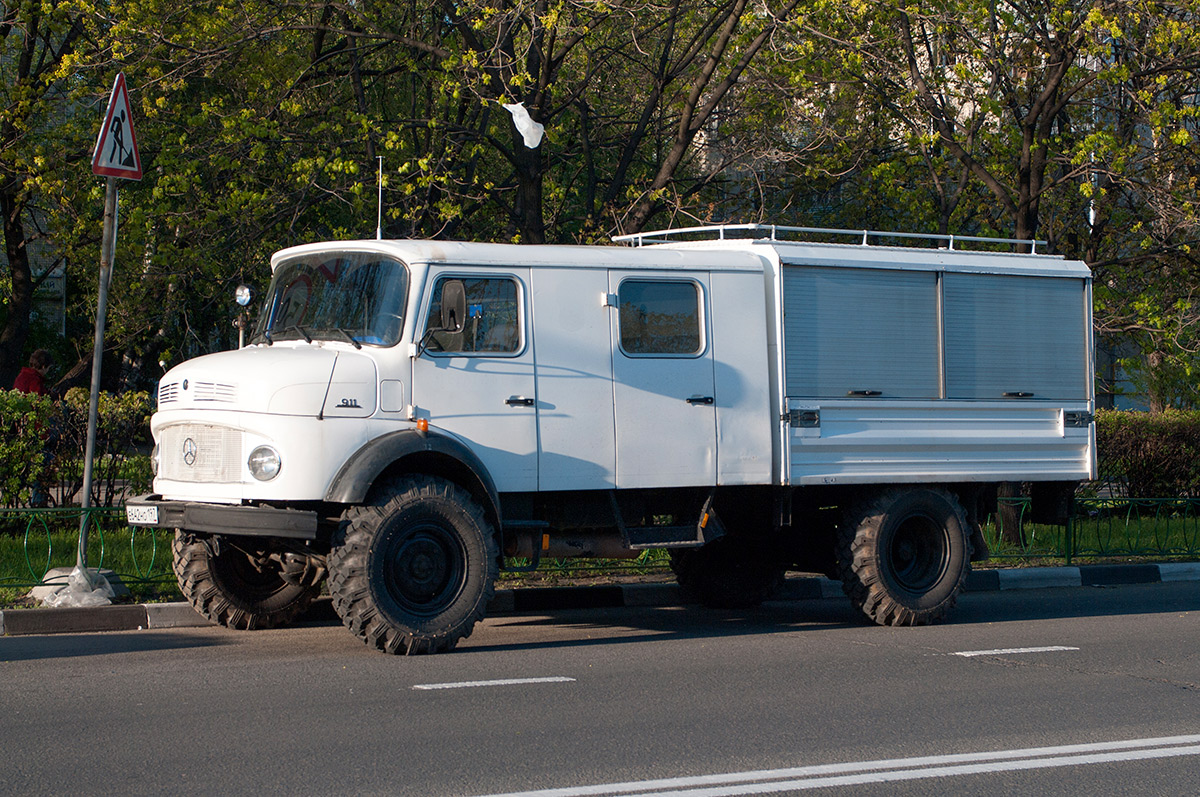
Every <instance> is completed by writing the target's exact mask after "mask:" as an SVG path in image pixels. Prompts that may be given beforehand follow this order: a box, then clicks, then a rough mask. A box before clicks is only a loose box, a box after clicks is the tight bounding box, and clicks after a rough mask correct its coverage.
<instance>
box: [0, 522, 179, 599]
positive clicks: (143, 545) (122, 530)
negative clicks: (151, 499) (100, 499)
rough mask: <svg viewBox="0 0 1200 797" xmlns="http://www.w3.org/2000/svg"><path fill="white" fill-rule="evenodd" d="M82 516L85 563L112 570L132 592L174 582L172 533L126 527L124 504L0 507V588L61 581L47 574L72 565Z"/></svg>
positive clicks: (16, 588) (12, 588)
mask: <svg viewBox="0 0 1200 797" xmlns="http://www.w3.org/2000/svg"><path fill="white" fill-rule="evenodd" d="M85 516H86V518H87V527H88V546H87V564H88V567H98V568H104V569H107V570H111V571H112V572H113V573H115V574H116V575H117V576H118V577H119V578H120V580H121V582H122V583H123V584H124V585H125V586H126V587H128V588H129V589H130V590H131V591H132V592H133V593H134V594H137V593H139V592H145V591H147V590H149V591H151V592H154V591H157V590H158V589H159V588H161V587H162V586H163V585H168V586H169V585H171V584H173V583H174V581H175V575H174V573H173V572H172V570H171V543H170V540H171V537H172V536H173V534H171V533H170V532H164V531H159V530H154V529H144V528H138V527H134V526H129V525H128V524H126V522H125V509H124V507H120V506H117V507H91V508H88V509H81V508H80V507H67V508H55V509H0V590H4V589H11V590H18V589H25V588H29V587H35V586H39V585H43V584H52V583H61V582H62V580H61V579H57V580H53V581H48V580H47V574H48V573H49V572H50V571H51V570H54V569H56V568H64V567H65V568H72V567H74V566H75V563H76V556H77V553H78V549H79V529H80V520H81V518H83V517H85Z"/></svg>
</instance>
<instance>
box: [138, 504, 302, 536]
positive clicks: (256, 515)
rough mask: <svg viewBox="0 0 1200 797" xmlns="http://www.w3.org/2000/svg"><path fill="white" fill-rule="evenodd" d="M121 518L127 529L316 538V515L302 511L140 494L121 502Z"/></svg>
mask: <svg viewBox="0 0 1200 797" xmlns="http://www.w3.org/2000/svg"><path fill="white" fill-rule="evenodd" d="M125 515H126V518H127V520H128V522H129V525H131V526H143V527H151V528H163V529H184V530H186V531H196V532H205V533H209V534H235V535H241V536H249V537H287V538H289V539H296V540H314V539H316V537H317V524H318V517H317V513H316V512H311V511H307V510H302V509H279V508H277V507H273V506H237V505H230V504H204V503H199V502H196V501H170V500H166V499H164V498H163V497H162V496H160V495H140V496H138V497H137V498H130V499H129V500H127V501H126V502H125Z"/></svg>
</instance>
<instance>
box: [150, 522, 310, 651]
mask: <svg viewBox="0 0 1200 797" xmlns="http://www.w3.org/2000/svg"><path fill="white" fill-rule="evenodd" d="M171 547H172V550H173V552H174V568H175V576H176V578H178V579H179V589H180V591H181V592H183V595H184V597H185V598H187V599H188V601H189V602H190V603H191V604H192V607H193V608H194V609H195V610H196V611H197V612H199V613H200V614H202V615H204V616H205V617H207V618H208V619H209V620H211V621H212V622H214V623H217V624H218V625H223V626H225V627H226V628H235V629H238V630H241V631H248V630H253V629H256V628H278V627H279V626H283V625H287V624H288V623H290V622H292V621H293V620H295V619H296V618H297V617H299V616H300V615H301V614H302V613H303V612H304V610H305V609H307V608H308V606H309V604H311V603H312V600H313V598H315V597H316V596H317V593H318V592H320V577H321V574H322V572H323V570H322V569H321V568H318V567H311V566H304V567H299V568H294V567H293V568H289V567H287V566H285V564H284V562H283V559H282V558H281V557H280V556H278V555H275V554H277V553H278V552H274V551H271V550H270V549H268V548H265V547H263V546H262V544H261V542H258V541H254V543H253V544H251V545H245V544H242V543H241V542H235V541H231V540H230V539H229V538H227V537H223V538H219V539H209V538H201V537H197V536H195V535H193V534H191V533H189V532H187V531H176V532H175V541H174V542H173V543H172V546H171Z"/></svg>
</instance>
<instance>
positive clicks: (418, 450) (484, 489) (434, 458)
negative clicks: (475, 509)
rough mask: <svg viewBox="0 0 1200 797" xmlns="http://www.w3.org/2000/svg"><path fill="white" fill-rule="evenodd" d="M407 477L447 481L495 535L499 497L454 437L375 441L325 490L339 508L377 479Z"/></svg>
mask: <svg viewBox="0 0 1200 797" xmlns="http://www.w3.org/2000/svg"><path fill="white" fill-rule="evenodd" d="M405 473H423V474H428V475H430V476H437V477H440V478H443V479H446V480H447V481H451V482H453V483H455V484H457V485H459V486H460V487H462V488H463V489H465V490H466V491H467V492H469V493H470V494H471V496H472V497H473V498H475V500H477V501H479V503H480V505H482V506H483V508H484V511H485V512H486V513H487V516H488V520H489V521H490V522H491V523H492V524H493V525H494V527H495V529H496V533H497V534H499V530H500V523H501V516H500V495H499V493H498V492H497V491H496V483H495V481H493V479H492V477H491V474H489V473H488V470H487V468H486V467H485V466H484V464H483V462H482V461H480V459H479V457H477V456H476V455H475V453H474V452H473V451H471V449H470V448H468V447H467V446H465V445H463V444H462V443H461V442H459V441H458V440H455V439H454V438H452V437H449V436H446V435H442V434H438V433H436V432H427V433H425V434H422V433H420V432H417V431H416V430H415V429H402V430H400V431H398V432H392V433H390V434H386V435H383V436H382V437H377V438H376V439H374V440H372V441H371V442H369V443H367V444H366V445H365V446H363V447H362V448H360V449H359V450H358V451H356V452H355V453H354V454H353V455H352V456H351V457H350V458H349V459H348V460H346V462H345V464H344V465H342V467H341V469H340V470H339V471H338V473H337V475H336V476H334V477H333V481H332V482H331V483H330V485H329V489H328V490H326V492H325V500H326V501H328V502H330V503H337V504H352V505H353V504H361V503H363V502H364V501H366V500H367V496H368V495H369V494H370V491H371V488H372V487H373V486H374V485H376V484H378V483H379V482H380V481H381V480H385V479H388V478H391V477H393V476H398V475H401V474H405Z"/></svg>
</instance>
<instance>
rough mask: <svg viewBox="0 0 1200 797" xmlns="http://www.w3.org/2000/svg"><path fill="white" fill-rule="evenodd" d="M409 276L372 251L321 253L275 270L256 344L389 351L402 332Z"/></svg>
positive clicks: (390, 260)
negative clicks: (341, 344) (329, 344)
mask: <svg viewBox="0 0 1200 797" xmlns="http://www.w3.org/2000/svg"><path fill="white" fill-rule="evenodd" d="M407 292H408V272H407V270H406V269H405V267H404V265H403V264H402V263H400V262H399V261H396V260H392V259H390V258H387V257H384V256H382V255H379V254H375V253H370V252H321V253H319V254H314V255H304V256H301V257H296V258H292V259H289V260H285V261H283V262H282V263H280V264H279V266H278V267H277V268H276V269H275V276H274V277H273V278H272V280H271V288H270V290H269V291H268V292H267V297H266V301H265V303H264V305H263V312H262V314H261V315H260V316H259V321H258V327H257V329H256V330H255V335H254V339H253V340H254V342H262V341H265V342H267V343H272V342H274V341H278V340H295V339H303V340H306V341H310V342H311V341H313V340H340V341H350V342H351V343H353V344H354V345H355V346H361V345H364V344H366V345H370V346H391V345H393V344H394V343H396V341H398V340H399V339H400V333H401V331H402V329H403V327H404V302H405V295H406V294H407Z"/></svg>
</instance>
